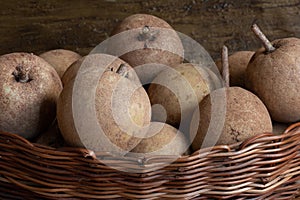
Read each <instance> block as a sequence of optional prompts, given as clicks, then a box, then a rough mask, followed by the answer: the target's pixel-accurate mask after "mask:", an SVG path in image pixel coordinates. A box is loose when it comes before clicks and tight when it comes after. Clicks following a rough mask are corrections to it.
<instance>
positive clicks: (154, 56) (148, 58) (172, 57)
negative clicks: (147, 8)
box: [108, 14, 184, 83]
mask: <svg viewBox="0 0 300 200" xmlns="http://www.w3.org/2000/svg"><path fill="white" fill-rule="evenodd" d="M145 27H147V28H149V32H150V33H151V34H153V37H152V36H151V37H150V38H147V37H145V38H144V39H141V38H143V37H140V36H141V35H140V34H141V32H142V31H143V28H145ZM124 31H127V32H124ZM120 33H121V34H120ZM117 34H118V35H117ZM111 35H112V38H113V40H112V41H111V43H110V45H108V54H112V55H116V56H120V58H122V59H123V60H124V61H126V62H127V63H129V64H130V65H131V66H132V67H134V68H135V67H137V66H140V65H147V66H145V67H146V68H150V69H151V70H150V69H149V70H139V68H137V69H135V70H137V73H138V76H139V77H145V76H144V73H146V74H147V76H146V77H147V80H149V81H151V80H152V79H153V78H154V77H155V76H156V75H157V74H158V73H159V71H161V69H162V67H159V68H156V66H157V65H156V64H161V65H166V66H174V65H176V64H179V63H181V62H182V61H183V57H184V49H183V45H182V43H181V40H180V38H179V36H178V34H177V33H176V31H175V30H174V29H173V28H172V27H171V26H170V25H169V24H168V23H167V22H166V21H164V20H163V19H160V18H158V17H156V16H153V15H148V14H135V15H130V16H129V17H127V18H125V19H124V20H123V21H122V22H121V23H120V24H119V25H117V26H116V28H115V29H114V30H113V31H112V34H111ZM155 63H156V64H155ZM150 72H151V73H150ZM140 74H141V75H140ZM141 81H142V82H143V80H141ZM147 83H148V82H147Z"/></svg>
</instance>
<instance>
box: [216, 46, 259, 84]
mask: <svg viewBox="0 0 300 200" xmlns="http://www.w3.org/2000/svg"><path fill="white" fill-rule="evenodd" d="M254 53H255V52H254V51H237V52H234V53H233V54H231V55H230V56H229V57H228V62H229V73H230V86H239V87H242V88H244V87H245V74H246V68H247V65H248V63H249V61H250V59H251V57H252V56H253V54H254ZM216 65H217V67H218V69H219V70H220V71H221V70H222V62H221V60H218V61H217V62H216Z"/></svg>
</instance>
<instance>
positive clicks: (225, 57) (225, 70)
mask: <svg viewBox="0 0 300 200" xmlns="http://www.w3.org/2000/svg"><path fill="white" fill-rule="evenodd" d="M222 78H223V80H224V82H225V87H229V85H230V84H229V62H228V48H227V47H226V46H225V45H224V46H223V48H222Z"/></svg>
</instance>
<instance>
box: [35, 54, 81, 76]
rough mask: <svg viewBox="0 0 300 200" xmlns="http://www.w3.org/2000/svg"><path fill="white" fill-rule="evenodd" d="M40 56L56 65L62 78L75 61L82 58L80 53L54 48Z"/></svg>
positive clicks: (53, 65) (55, 67)
mask: <svg viewBox="0 0 300 200" xmlns="http://www.w3.org/2000/svg"><path fill="white" fill-rule="evenodd" d="M39 56H40V57H41V58H43V59H44V60H46V61H47V62H48V63H49V64H50V65H51V66H52V67H54V69H55V70H56V71H57V73H58V75H59V77H60V78H61V77H62V76H63V74H64V73H65V71H66V70H67V69H68V67H69V66H70V65H71V64H72V63H73V62H75V61H76V60H78V59H79V58H81V56H80V55H79V54H78V53H76V52H74V51H71V50H67V49H53V50H49V51H46V52H44V53H42V54H40V55H39Z"/></svg>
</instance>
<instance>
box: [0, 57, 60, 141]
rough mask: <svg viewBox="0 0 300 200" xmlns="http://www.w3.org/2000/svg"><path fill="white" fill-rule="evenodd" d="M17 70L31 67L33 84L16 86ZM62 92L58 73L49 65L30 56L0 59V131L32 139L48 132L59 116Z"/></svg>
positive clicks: (17, 83) (26, 83)
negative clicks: (58, 108) (58, 107)
mask: <svg viewBox="0 0 300 200" xmlns="http://www.w3.org/2000/svg"><path fill="white" fill-rule="evenodd" d="M17 66H24V67H30V71H29V77H30V79H31V80H30V81H29V82H25V83H21V82H17V81H16V78H15V77H14V75H13V73H14V71H15V70H16V67H17ZM61 90H62V83H61V80H60V78H59V76H58V74H57V72H56V71H55V70H54V69H53V67H52V66H50V65H49V64H48V63H47V62H46V61H44V60H43V59H41V58H40V57H38V56H36V55H33V54H29V53H10V54H5V55H2V56H0V110H1V112H0V129H1V130H2V131H7V132H12V133H16V134H19V135H21V136H23V137H25V138H27V139H32V138H34V137H35V136H37V135H38V134H39V133H41V132H43V131H45V130H46V129H47V128H48V127H49V126H50V125H51V123H52V122H53V120H54V118H55V115H56V101H57V99H58V97H59V94H60V92H61Z"/></svg>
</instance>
